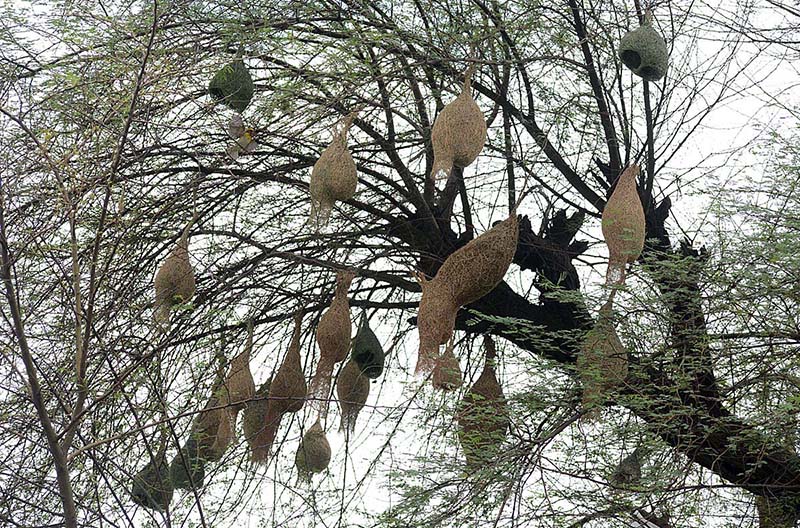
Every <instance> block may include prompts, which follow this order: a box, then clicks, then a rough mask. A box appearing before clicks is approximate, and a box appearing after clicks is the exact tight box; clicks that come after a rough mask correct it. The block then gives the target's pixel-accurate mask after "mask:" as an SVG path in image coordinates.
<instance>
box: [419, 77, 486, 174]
mask: <svg viewBox="0 0 800 528" xmlns="http://www.w3.org/2000/svg"><path fill="white" fill-rule="evenodd" d="M474 71H475V66H474V65H470V66H469V67H468V68H467V71H466V72H465V73H464V85H463V86H462V88H461V93H460V94H459V96H458V97H456V98H455V99H454V100H453V101H451V102H450V103H448V104H447V105H446V106H445V107H444V108H442V111H441V112H440V113H439V115H438V116H436V121H434V123H433V129H432V130H431V145H432V147H433V169H432V170H431V176H432V177H433V178H434V179H447V178H449V177H450V173H451V172H452V170H453V167H454V166H455V167H461V168H463V167H466V166H468V165H470V164H471V163H472V162H473V161H475V158H477V157H478V154H480V153H481V150H483V145H484V143H486V118H484V116H483V112H481V109H480V108H479V107H478V104H477V103H476V102H475V99H473V98H472V93H471V90H470V83H471V81H472V74H473V73H474Z"/></svg>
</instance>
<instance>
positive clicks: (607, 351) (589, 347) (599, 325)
mask: <svg viewBox="0 0 800 528" xmlns="http://www.w3.org/2000/svg"><path fill="white" fill-rule="evenodd" d="M612 303H613V297H612V298H609V300H608V301H606V303H605V304H604V305H603V306H602V308H600V313H599V315H598V317H597V321H596V322H595V325H594V327H593V328H592V329H591V330H590V331H589V332H588V333H587V334H586V337H585V338H584V341H583V343H582V346H581V353H580V355H579V356H578V362H577V367H578V374H579V376H580V379H581V384H582V385H583V397H582V404H583V406H584V407H585V408H586V409H588V410H590V412H589V413H587V415H586V417H587V418H589V419H594V418H596V417H597V414H598V413H599V410H600V406H601V405H602V404H603V402H604V401H605V399H606V398H607V396H608V394H609V392H611V391H612V390H613V389H615V388H617V387H620V386H622V385H624V383H625V378H626V377H627V376H628V354H627V352H626V351H625V347H623V346H622V342H621V341H620V340H619V336H617V331H616V329H615V328H614V321H613V312H612Z"/></svg>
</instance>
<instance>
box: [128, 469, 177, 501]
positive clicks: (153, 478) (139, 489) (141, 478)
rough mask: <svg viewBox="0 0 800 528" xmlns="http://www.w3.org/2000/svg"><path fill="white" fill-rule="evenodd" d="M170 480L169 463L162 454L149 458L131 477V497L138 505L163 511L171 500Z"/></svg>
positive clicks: (171, 488)
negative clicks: (153, 458)
mask: <svg viewBox="0 0 800 528" xmlns="http://www.w3.org/2000/svg"><path fill="white" fill-rule="evenodd" d="M172 493H173V487H172V481H171V480H170V478H169V464H167V461H166V460H165V459H164V457H163V456H157V457H156V458H155V460H151V461H150V462H149V463H148V464H147V465H146V466H145V467H144V468H143V469H142V470H141V471H139V472H138V473H137V474H136V475H134V477H133V484H132V485H131V498H133V502H135V503H136V504H138V505H139V506H144V507H145V508H150V509H152V510H158V511H163V510H166V509H167V507H169V503H170V501H172Z"/></svg>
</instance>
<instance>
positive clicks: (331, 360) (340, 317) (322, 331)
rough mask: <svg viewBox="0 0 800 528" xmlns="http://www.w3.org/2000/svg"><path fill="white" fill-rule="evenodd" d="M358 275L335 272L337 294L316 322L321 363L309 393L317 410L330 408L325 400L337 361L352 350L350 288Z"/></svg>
mask: <svg viewBox="0 0 800 528" xmlns="http://www.w3.org/2000/svg"><path fill="white" fill-rule="evenodd" d="M353 277H355V274H354V273H353V272H352V271H346V270H343V271H340V272H339V273H337V274H336V294H335V295H334V297H333V302H331V305H330V307H329V308H328V310H327V311H326V312H325V313H324V314H322V317H321V318H320V320H319V324H318V325H317V345H319V363H318V364H317V371H316V372H315V373H314V377H313V379H312V380H311V388H310V390H309V394H310V396H311V397H312V398H314V400H315V401H314V404H315V405H316V406H317V408H318V409H321V410H322V409H327V405H326V404H324V403H323V402H326V401H327V399H328V396H329V395H330V390H331V376H332V375H333V368H334V366H335V365H336V363H341V362H342V361H344V360H345V359H346V358H347V352H348V351H349V350H350V336H351V331H352V330H351V327H350V305H349V304H348V301H347V290H348V289H349V288H350V283H351V282H352V281H353Z"/></svg>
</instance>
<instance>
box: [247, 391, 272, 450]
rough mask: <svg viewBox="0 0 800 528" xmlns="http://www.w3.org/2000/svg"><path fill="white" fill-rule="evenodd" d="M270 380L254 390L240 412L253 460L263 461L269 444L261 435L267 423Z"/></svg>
mask: <svg viewBox="0 0 800 528" xmlns="http://www.w3.org/2000/svg"><path fill="white" fill-rule="evenodd" d="M271 382H272V380H267V381H265V382H264V384H263V385H261V387H259V388H258V389H257V390H256V393H255V395H254V396H253V399H252V400H251V401H249V402H247V406H246V407H245V408H244V411H243V412H242V428H243V429H244V437H245V440H247V445H248V446H250V456H251V459H252V460H253V461H254V462H264V461H266V460H267V456H268V455H269V448H270V444H271V442H270V444H267V443H266V442H265V441H264V438H263V437H262V435H263V431H264V429H265V428H266V424H267V406H268V405H269V401H268V400H267V397H268V395H269V391H270V385H271Z"/></svg>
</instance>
